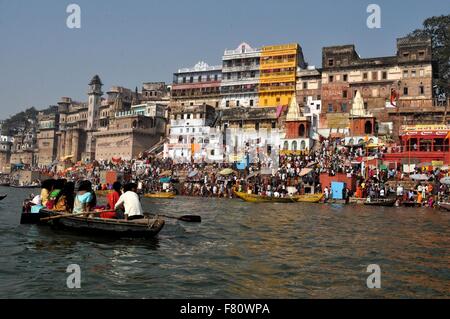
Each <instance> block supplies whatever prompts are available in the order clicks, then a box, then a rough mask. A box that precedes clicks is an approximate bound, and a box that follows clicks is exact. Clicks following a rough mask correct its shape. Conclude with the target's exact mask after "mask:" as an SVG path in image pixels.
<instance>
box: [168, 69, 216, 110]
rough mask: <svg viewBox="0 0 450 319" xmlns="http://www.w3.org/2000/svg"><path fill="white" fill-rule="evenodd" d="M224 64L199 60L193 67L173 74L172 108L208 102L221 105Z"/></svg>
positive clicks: (214, 105)
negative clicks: (212, 63)
mask: <svg viewBox="0 0 450 319" xmlns="http://www.w3.org/2000/svg"><path fill="white" fill-rule="evenodd" d="M221 80H222V66H221V65H217V66H209V65H208V64H206V63H205V62H199V63H197V64H196V65H195V66H194V67H192V68H184V69H180V70H178V72H176V73H174V75H173V84H172V90H171V102H170V107H171V109H175V108H180V107H181V108H182V107H184V106H193V105H202V104H204V103H205V104H208V105H212V106H213V107H216V108H217V107H219V102H220V82H221Z"/></svg>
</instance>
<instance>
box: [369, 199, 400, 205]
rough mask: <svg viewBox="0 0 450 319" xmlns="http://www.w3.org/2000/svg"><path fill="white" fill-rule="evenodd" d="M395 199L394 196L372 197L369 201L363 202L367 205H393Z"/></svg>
mask: <svg viewBox="0 0 450 319" xmlns="http://www.w3.org/2000/svg"><path fill="white" fill-rule="evenodd" d="M396 201H397V199H395V198H372V199H371V200H370V201H366V202H364V205H368V206H389V207H392V206H394V205H395V202H396Z"/></svg>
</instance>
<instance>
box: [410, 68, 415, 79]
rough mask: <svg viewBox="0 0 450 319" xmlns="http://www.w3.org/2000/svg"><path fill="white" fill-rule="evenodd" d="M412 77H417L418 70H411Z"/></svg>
mask: <svg viewBox="0 0 450 319" xmlns="http://www.w3.org/2000/svg"><path fill="white" fill-rule="evenodd" d="M411 77H412V78H415V77H416V70H412V71H411Z"/></svg>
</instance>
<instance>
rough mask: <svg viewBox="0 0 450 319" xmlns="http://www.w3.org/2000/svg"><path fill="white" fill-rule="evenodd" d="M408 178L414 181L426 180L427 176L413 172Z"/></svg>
mask: <svg viewBox="0 0 450 319" xmlns="http://www.w3.org/2000/svg"><path fill="white" fill-rule="evenodd" d="M410 178H411V179H412V180H415V181H427V180H428V179H429V177H428V176H427V175H425V174H413V175H411V176H410Z"/></svg>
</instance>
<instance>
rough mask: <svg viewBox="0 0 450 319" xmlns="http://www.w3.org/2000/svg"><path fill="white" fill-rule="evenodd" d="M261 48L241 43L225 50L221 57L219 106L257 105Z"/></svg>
mask: <svg viewBox="0 0 450 319" xmlns="http://www.w3.org/2000/svg"><path fill="white" fill-rule="evenodd" d="M260 58H261V49H256V48H252V47H251V46H250V45H248V44H247V43H245V42H243V43H241V44H240V45H239V46H238V47H237V48H236V49H234V50H225V52H224V55H223V57H222V63H223V64H222V82H221V85H220V93H221V97H222V98H221V101H220V107H221V108H228V107H255V106H257V105H258V85H259V67H260V63H259V62H260Z"/></svg>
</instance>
